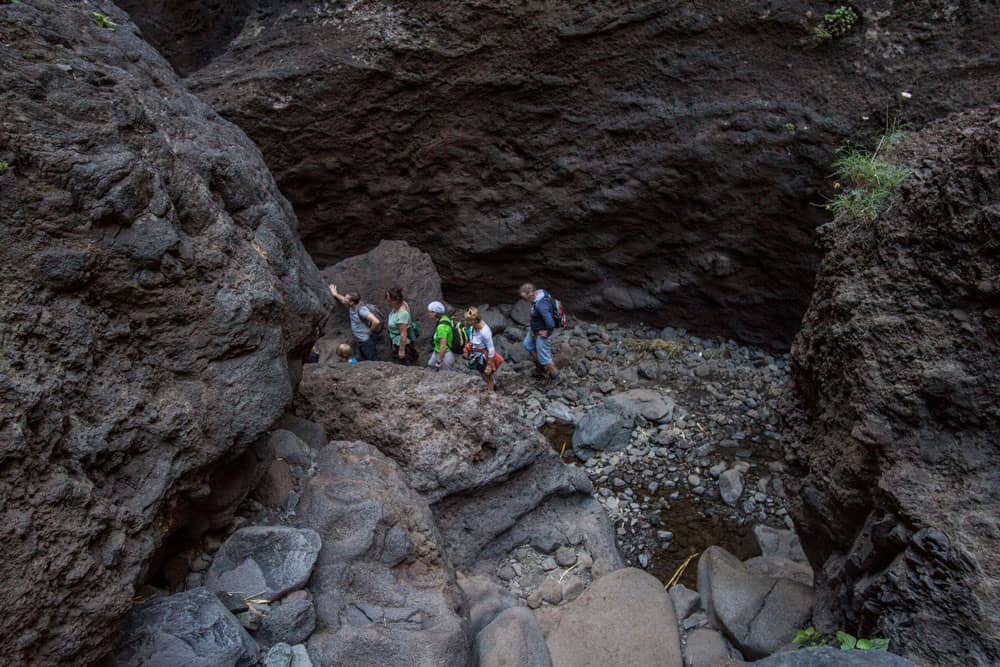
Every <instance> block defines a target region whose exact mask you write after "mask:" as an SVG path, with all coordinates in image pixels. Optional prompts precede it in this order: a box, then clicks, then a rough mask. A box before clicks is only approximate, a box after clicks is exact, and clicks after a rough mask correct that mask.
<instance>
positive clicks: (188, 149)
mask: <svg viewBox="0 0 1000 667" xmlns="http://www.w3.org/2000/svg"><path fill="white" fill-rule="evenodd" d="M95 12H96V13H97V14H99V16H98V15H97V14H94V13H95ZM108 19H110V21H111V22H112V23H108ZM114 23H116V24H117V25H116V26H115V25H113V24H114ZM100 24H103V25H100ZM0 108H2V109H3V112H2V114H0V161H2V163H0V221H2V226H0V277H2V278H0V304H2V305H0V339H2V341H3V349H2V355H0V461H2V465H0V507H2V508H3V516H2V525H3V527H4V540H3V543H4V546H3V549H4V557H3V559H2V564H0V580H2V581H3V590H2V592H0V600H2V606H3V609H4V613H3V615H2V619H0V654H2V655H3V662H4V663H5V664H25V663H30V664H38V665H52V664H88V663H90V662H93V661H94V660H95V659H97V658H99V657H100V656H102V655H103V654H104V653H106V652H107V651H108V650H109V649H110V647H111V642H110V641H109V639H110V637H111V635H113V633H114V632H115V629H116V623H115V621H117V620H118V619H119V618H120V617H121V616H122V615H123V614H124V613H125V612H127V611H128V609H129V608H130V607H131V605H132V597H133V591H134V588H133V585H134V584H137V583H141V580H142V579H143V577H144V573H145V572H144V568H145V566H146V564H147V563H148V561H149V558H150V555H151V553H152V552H153V551H154V550H155V549H156V548H157V546H158V545H159V544H160V543H161V541H162V539H163V538H164V537H166V536H167V535H169V534H170V533H171V532H172V531H174V529H175V525H174V522H175V521H177V520H179V517H182V516H183V512H182V509H183V508H184V507H185V506H190V505H191V503H192V502H194V501H195V500H197V499H199V498H205V497H206V496H208V495H210V494H211V492H212V488H211V485H210V480H211V479H212V477H211V475H210V473H211V471H212V466H213V464H216V463H217V462H219V461H220V459H222V458H223V457H224V456H228V455H235V454H238V453H239V452H241V451H243V450H244V449H245V448H246V447H247V445H248V444H249V443H250V442H252V441H253V440H254V439H255V438H256V437H257V436H258V435H259V434H261V433H262V432H264V431H265V430H266V429H267V428H268V427H269V425H270V424H271V423H272V422H273V421H274V420H275V418H276V417H278V416H279V415H280V414H281V413H282V411H283V410H284V408H285V407H286V406H287V404H288V403H289V402H290V401H291V398H292V394H293V386H294V383H295V381H296V379H295V376H296V374H297V371H296V370H295V367H296V365H297V364H298V361H297V358H298V357H300V356H301V355H303V354H304V353H305V352H306V351H307V350H308V348H309V345H310V343H311V340H312V339H313V337H314V333H315V331H316V329H317V327H318V324H319V317H320V314H321V312H322V310H323V308H324V307H325V305H326V304H325V300H326V299H328V298H329V297H328V296H324V291H323V285H322V283H321V280H320V277H319V273H318V272H317V270H316V267H315V266H314V265H313V263H312V261H311V260H310V258H309V257H308V256H307V255H306V253H305V251H304V250H303V248H302V245H301V243H300V241H299V240H298V238H297V237H296V234H295V227H296V220H295V217H294V215H293V213H292V208H291V206H290V205H289V204H288V202H287V201H286V200H285V199H284V198H283V197H282V196H281V195H280V194H279V192H278V189H277V187H276V186H275V183H274V181H273V179H272V177H271V175H270V174H269V172H268V171H267V168H266V167H265V166H264V162H263V160H262V159H261V156H260V153H259V152H258V150H257V149H256V148H255V147H254V145H253V144H252V143H251V142H250V141H249V140H248V139H247V137H246V136H245V135H244V134H243V132H242V131H240V130H239V129H238V128H236V127H235V126H233V125H231V124H230V123H228V122H226V121H224V120H222V119H221V118H219V116H217V115H216V114H215V113H214V112H213V111H212V110H211V109H210V108H209V107H207V106H206V105H205V104H204V103H202V102H201V101H199V100H198V99H196V98H195V97H194V96H192V95H191V94H189V93H188V92H187V91H186V89H185V88H184V86H183V85H182V84H181V83H180V82H179V81H178V79H177V77H176V75H175V74H174V72H173V70H172V69H171V67H170V66H169V65H168V64H167V63H166V61H164V60H163V59H162V58H161V57H160V56H159V55H158V54H157V53H156V52H155V51H154V50H153V48H152V47H150V46H149V45H148V44H146V43H145V42H144V41H143V40H142V39H141V38H139V36H138V31H137V29H136V28H135V26H134V25H133V24H131V23H130V22H129V20H128V17H127V15H126V14H125V13H124V12H122V11H120V10H118V9H117V8H116V7H115V6H114V5H112V4H110V3H107V2H101V3H92V2H73V3H67V2H59V1H56V0H32V2H24V3H16V4H0Z"/></svg>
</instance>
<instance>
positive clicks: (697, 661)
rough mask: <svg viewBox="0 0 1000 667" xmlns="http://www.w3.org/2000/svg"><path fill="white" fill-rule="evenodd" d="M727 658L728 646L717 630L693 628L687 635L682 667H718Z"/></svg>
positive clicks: (728, 655)
mask: <svg viewBox="0 0 1000 667" xmlns="http://www.w3.org/2000/svg"><path fill="white" fill-rule="evenodd" d="M729 657H731V656H730V654H729V645H728V644H727V643H726V638H725V637H723V636H722V635H721V634H720V633H719V631H718V630H713V629H712V628H695V629H694V630H692V631H691V632H689V633H688V634H687V644H686V645H685V647H684V667H718V665H720V664H723V665H724V664H725V661H726V659H727V658H729Z"/></svg>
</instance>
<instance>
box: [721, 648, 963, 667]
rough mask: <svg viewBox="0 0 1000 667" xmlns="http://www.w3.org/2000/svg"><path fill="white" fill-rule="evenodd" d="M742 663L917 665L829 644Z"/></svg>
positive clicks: (769, 666)
mask: <svg viewBox="0 0 1000 667" xmlns="http://www.w3.org/2000/svg"><path fill="white" fill-rule="evenodd" d="M740 664H743V665H750V664H753V665H755V666H756V667H916V665H914V664H913V663H912V662H910V661H909V660H907V659H906V658H901V657H900V656H898V655H895V654H894V653H888V652H886V651H841V650H840V649H836V648H830V647H828V646H824V647H822V648H804V649H800V650H798V651H788V652H786V653H776V654H774V655H772V656H770V657H768V658H764V659H763V660H757V661H755V662H753V663H748V662H744V663H740ZM953 664H961V663H953Z"/></svg>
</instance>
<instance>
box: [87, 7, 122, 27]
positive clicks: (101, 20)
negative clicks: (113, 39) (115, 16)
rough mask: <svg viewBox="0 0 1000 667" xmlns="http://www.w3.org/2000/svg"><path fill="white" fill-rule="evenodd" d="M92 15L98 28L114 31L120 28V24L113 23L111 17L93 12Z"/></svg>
mask: <svg viewBox="0 0 1000 667" xmlns="http://www.w3.org/2000/svg"><path fill="white" fill-rule="evenodd" d="M90 15H91V16H92V17H94V23H96V24H97V27H98V28H106V29H108V30H112V31H113V30H114V29H115V28H117V27H118V24H117V23H115V22H114V21H112V20H111V18H110V17H108V16H105V15H104V14H102V13H100V12H91V13H90Z"/></svg>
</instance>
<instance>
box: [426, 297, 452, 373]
mask: <svg viewBox="0 0 1000 667" xmlns="http://www.w3.org/2000/svg"><path fill="white" fill-rule="evenodd" d="M444 311H445V307H444V304H443V303H441V302H440V301H431V302H430V303H429V304H427V317H428V318H430V319H431V320H433V321H434V322H436V323H437V325H436V326H435V327H434V352H433V353H432V354H431V355H430V359H428V360H427V366H428V367H429V368H431V369H434V370H440V369H442V368H444V369H450V368H451V367H452V366H453V365H454V364H455V353H454V352H452V351H451V347H452V344H453V343H454V340H455V329H454V326H453V325H452V323H451V318H449V317H448V316H447V315H445V314H444Z"/></svg>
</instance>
